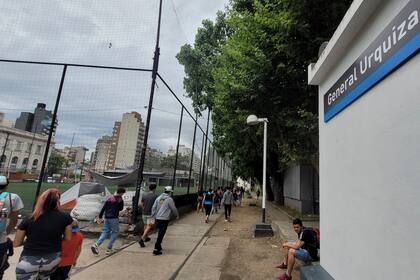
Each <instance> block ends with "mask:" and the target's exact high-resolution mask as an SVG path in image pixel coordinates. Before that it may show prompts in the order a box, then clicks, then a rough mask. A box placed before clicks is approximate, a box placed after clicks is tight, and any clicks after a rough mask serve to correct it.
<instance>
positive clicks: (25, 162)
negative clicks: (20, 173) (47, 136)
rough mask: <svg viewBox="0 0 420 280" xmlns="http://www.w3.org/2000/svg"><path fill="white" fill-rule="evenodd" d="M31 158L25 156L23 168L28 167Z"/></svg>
mask: <svg viewBox="0 0 420 280" xmlns="http://www.w3.org/2000/svg"><path fill="white" fill-rule="evenodd" d="M28 163H29V158H24V159H23V161H22V169H26V168H27V167H28Z"/></svg>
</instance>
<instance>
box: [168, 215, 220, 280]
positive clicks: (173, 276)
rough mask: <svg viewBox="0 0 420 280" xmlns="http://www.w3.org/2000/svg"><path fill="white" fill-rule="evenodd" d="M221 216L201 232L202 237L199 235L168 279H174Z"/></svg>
mask: <svg viewBox="0 0 420 280" xmlns="http://www.w3.org/2000/svg"><path fill="white" fill-rule="evenodd" d="M221 217H223V215H220V216H219V217H218V218H217V219H216V221H215V222H214V223H213V224H212V225H211V226H210V227H209V228H208V230H207V231H206V232H205V233H204V234H203V237H201V239H200V240H199V241H198V242H197V244H196V245H195V246H194V248H193V249H192V250H191V252H190V253H189V254H188V256H187V257H186V258H185V260H184V261H183V262H182V263H181V265H180V266H179V267H178V269H177V270H175V272H174V273H173V274H172V276H171V277H169V279H168V280H175V279H176V277H177V276H178V274H179V272H180V271H181V269H182V268H183V267H184V266H185V264H186V263H187V261H188V260H189V259H190V257H191V256H192V255H193V254H194V252H195V250H197V248H198V246H200V244H201V243H202V242H203V240H204V239H205V238H206V237H207V234H208V233H209V231H210V230H212V229H213V227H214V226H215V225H216V224H217V223H218V222H219V220H220V218H221Z"/></svg>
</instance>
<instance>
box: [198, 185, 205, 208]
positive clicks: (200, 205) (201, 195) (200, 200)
mask: <svg viewBox="0 0 420 280" xmlns="http://www.w3.org/2000/svg"><path fill="white" fill-rule="evenodd" d="M203 198H204V191H203V189H202V188H199V189H198V191H197V213H199V212H200V210H201V211H202V210H203Z"/></svg>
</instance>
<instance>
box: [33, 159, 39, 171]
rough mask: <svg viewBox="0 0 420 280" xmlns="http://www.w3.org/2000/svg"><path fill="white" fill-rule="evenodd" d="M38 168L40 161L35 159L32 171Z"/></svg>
mask: <svg viewBox="0 0 420 280" xmlns="http://www.w3.org/2000/svg"><path fill="white" fill-rule="evenodd" d="M37 168H38V160H37V159H34V161H33V162H32V170H36V169H37Z"/></svg>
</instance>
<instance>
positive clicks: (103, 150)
mask: <svg viewBox="0 0 420 280" xmlns="http://www.w3.org/2000/svg"><path fill="white" fill-rule="evenodd" d="M111 143H112V137H110V136H106V135H105V136H102V137H101V138H100V139H98V141H97V142H96V149H95V155H94V156H93V163H92V166H93V168H94V170H95V171H96V172H104V171H105V170H106V169H107V167H108V161H109V155H110V152H111Z"/></svg>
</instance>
